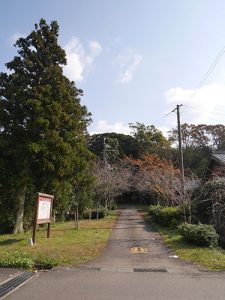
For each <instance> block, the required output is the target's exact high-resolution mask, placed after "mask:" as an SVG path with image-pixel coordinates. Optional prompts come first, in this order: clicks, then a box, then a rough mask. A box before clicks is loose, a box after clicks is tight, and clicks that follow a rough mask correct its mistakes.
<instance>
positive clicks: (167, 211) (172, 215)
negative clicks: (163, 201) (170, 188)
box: [149, 205, 182, 227]
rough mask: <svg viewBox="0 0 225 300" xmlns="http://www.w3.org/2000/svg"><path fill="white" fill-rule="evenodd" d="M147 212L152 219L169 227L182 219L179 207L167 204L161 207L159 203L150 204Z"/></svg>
mask: <svg viewBox="0 0 225 300" xmlns="http://www.w3.org/2000/svg"><path fill="white" fill-rule="evenodd" d="M149 214H150V215H151V216H152V217H153V219H154V221H155V222H157V223H159V224H161V225H164V226H169V227H175V226H177V225H178V224H179V223H180V222H181V221H182V212H181V210H180V209H179V207H175V206H169V207H162V206H160V205H151V206H150V207H149Z"/></svg>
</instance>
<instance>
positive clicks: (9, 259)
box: [0, 217, 115, 268]
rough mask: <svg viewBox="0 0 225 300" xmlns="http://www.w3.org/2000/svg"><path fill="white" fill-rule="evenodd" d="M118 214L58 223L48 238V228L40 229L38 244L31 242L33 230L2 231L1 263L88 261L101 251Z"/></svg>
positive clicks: (33, 264) (76, 263) (17, 265)
mask: <svg viewBox="0 0 225 300" xmlns="http://www.w3.org/2000/svg"><path fill="white" fill-rule="evenodd" d="M114 222H115V217H114V218H112V217H111V218H105V219H100V220H82V221H80V228H79V230H76V229H75V228H74V222H66V223H61V224H54V225H53V226H52V231H51V238H50V239H47V238H46V230H45V229H44V228H41V229H40V230H38V232H37V238H36V241H37V244H36V245H35V246H33V247H30V246H28V238H30V237H31V236H32V232H31V231H29V232H26V233H23V234H17V235H14V234H10V235H0V266H2V267H7V266H8V267H24V268H30V267H33V266H35V265H38V266H39V267H40V266H43V267H45V266H49V267H50V266H54V265H72V266H76V265H78V264H80V263H84V262H87V261H88V260H90V259H93V258H95V257H97V256H98V255H100V254H101V252H102V250H103V249H104V247H105V245H106V242H107V240H108V237H109V234H110V231H111V228H112V227H113V225H114Z"/></svg>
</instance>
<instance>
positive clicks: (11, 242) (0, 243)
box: [0, 239, 24, 246]
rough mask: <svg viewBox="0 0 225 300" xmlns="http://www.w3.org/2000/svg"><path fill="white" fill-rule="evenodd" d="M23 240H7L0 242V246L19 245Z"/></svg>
mask: <svg viewBox="0 0 225 300" xmlns="http://www.w3.org/2000/svg"><path fill="white" fill-rule="evenodd" d="M23 240H24V239H8V240H4V241H0V246H7V245H13V244H16V243H19V242H21V241H23Z"/></svg>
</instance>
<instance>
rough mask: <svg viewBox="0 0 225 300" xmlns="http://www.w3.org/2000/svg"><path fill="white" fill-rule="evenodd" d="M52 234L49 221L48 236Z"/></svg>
mask: <svg viewBox="0 0 225 300" xmlns="http://www.w3.org/2000/svg"><path fill="white" fill-rule="evenodd" d="M50 234H51V223H48V231H47V238H48V239H49V238H50Z"/></svg>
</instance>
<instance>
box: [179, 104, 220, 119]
mask: <svg viewBox="0 0 225 300" xmlns="http://www.w3.org/2000/svg"><path fill="white" fill-rule="evenodd" d="M183 106H184V107H187V108H190V109H192V110H197V111H201V112H205V113H209V114H213V115H220V116H223V117H225V114H221V113H218V112H212V111H208V110H203V109H198V108H194V107H191V106H189V105H186V104H184V105H183Z"/></svg>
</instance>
